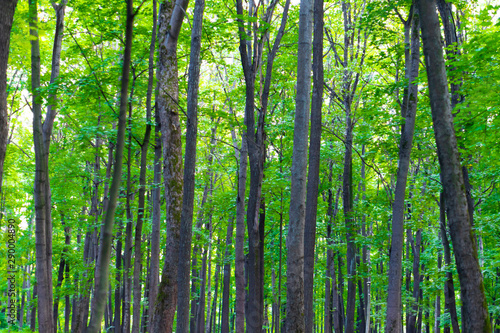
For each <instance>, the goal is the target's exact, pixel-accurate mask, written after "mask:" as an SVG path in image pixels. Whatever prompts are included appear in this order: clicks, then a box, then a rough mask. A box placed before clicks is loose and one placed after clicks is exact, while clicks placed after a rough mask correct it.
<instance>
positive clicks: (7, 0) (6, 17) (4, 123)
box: [0, 0, 17, 193]
mask: <svg viewBox="0 0 500 333" xmlns="http://www.w3.org/2000/svg"><path fill="white" fill-rule="evenodd" d="M16 5H17V0H3V1H2V2H0V7H2V8H3V10H2V13H1V14H0V45H3V46H2V50H1V51H0V193H1V192H2V179H3V163H4V160H5V153H6V151H7V139H8V135H9V115H8V113H7V64H8V62H9V44H10V31H11V29H12V21H13V20H14V12H15V11H16Z"/></svg>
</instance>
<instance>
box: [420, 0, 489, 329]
mask: <svg viewBox="0 0 500 333" xmlns="http://www.w3.org/2000/svg"><path fill="white" fill-rule="evenodd" d="M418 4H419V12H420V15H421V21H422V24H421V27H422V40H423V45H424V55H425V62H426V69H427V76H428V83H429V96H430V102H431V111H432V122H433V127H434V135H435V138H436V145H437V152H438V158H439V165H440V167H441V183H442V184H443V190H444V198H445V201H446V206H445V207H446V212H447V215H448V221H449V223H450V234H451V240H452V243H453V249H454V253H455V262H456V264H457V271H458V277H459V280H460V292H461V299H462V302H463V314H464V315H463V316H462V321H463V323H464V330H465V331H466V332H491V323H490V320H489V313H488V306H487V303H486V297H485V294H484V283H483V276H482V274H481V269H480V267H479V261H478V256H477V249H476V244H475V241H474V233H473V230H472V226H471V221H470V216H469V208H468V203H467V197H466V193H465V184H464V178H463V173H462V169H461V166H460V157H459V153H458V147H457V140H456V136H455V130H454V128H453V120H452V114H451V105H450V98H449V93H448V82H447V77H446V68H445V63H444V57H443V48H442V45H441V40H440V38H441V36H440V26H439V19H438V15H437V12H436V2H435V0H419V1H418ZM471 209H472V207H471Z"/></svg>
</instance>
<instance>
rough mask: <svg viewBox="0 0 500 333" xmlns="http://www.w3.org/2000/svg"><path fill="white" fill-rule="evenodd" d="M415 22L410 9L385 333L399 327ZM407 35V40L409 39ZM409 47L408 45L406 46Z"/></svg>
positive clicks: (413, 97) (417, 58)
mask: <svg viewBox="0 0 500 333" xmlns="http://www.w3.org/2000/svg"><path fill="white" fill-rule="evenodd" d="M418 22H419V19H418V14H417V12H416V10H415V9H414V6H413V7H412V8H411V9H410V15H409V16H408V19H407V21H406V22H404V25H405V39H406V45H407V46H406V52H405V67H406V69H405V71H406V73H405V76H406V77H407V78H408V87H407V88H405V92H404V96H403V101H402V106H401V115H402V116H403V117H404V118H405V121H404V123H403V125H402V129H401V139H400V143H399V167H398V173H397V180H396V191H395V195H394V202H393V204H392V241H391V251H390V259H389V274H388V277H389V282H388V289H387V317H386V328H385V331H386V332H387V333H389V332H400V331H401V329H402V323H401V311H402V307H401V274H402V255H403V235H404V210H405V191H406V182H407V179H408V169H409V166H410V155H411V148H412V145H413V133H414V131H415V117H416V110H417V93H418V86H417V84H416V83H414V82H413V81H414V80H415V79H416V78H417V76H418V67H419V65H420V39H419V35H418V32H419V23H418ZM410 35H411V37H410ZM408 44H410V45H408Z"/></svg>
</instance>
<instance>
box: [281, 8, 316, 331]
mask: <svg viewBox="0 0 500 333" xmlns="http://www.w3.org/2000/svg"><path fill="white" fill-rule="evenodd" d="M312 4H313V2H312V0H301V2H300V14H299V15H300V16H299V17H300V19H299V46H298V64H297V95H296V99H295V105H296V107H295V122H294V133H293V159H292V184H291V194H290V212H289V218H290V221H289V224H288V237H287V248H288V257H287V309H286V330H287V333H293V332H304V331H305V321H304V319H305V318H304V224H305V211H306V207H305V205H306V175H307V143H308V132H309V107H310V91H311V47H312V19H313V6H312Z"/></svg>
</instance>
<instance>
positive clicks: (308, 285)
mask: <svg viewBox="0 0 500 333" xmlns="http://www.w3.org/2000/svg"><path fill="white" fill-rule="evenodd" d="M323 26H324V24H323V0H315V1H314V40H313V63H312V69H313V93H312V104H311V142H310V145H309V169H308V174H307V199H306V212H305V214H306V216H305V223H304V310H305V313H304V316H305V331H306V332H307V333H312V331H313V322H314V309H313V293H314V247H315V245H316V215H317V211H318V188H319V164H320V150H321V126H322V124H321V107H322V105H323V82H324V74H323Z"/></svg>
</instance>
